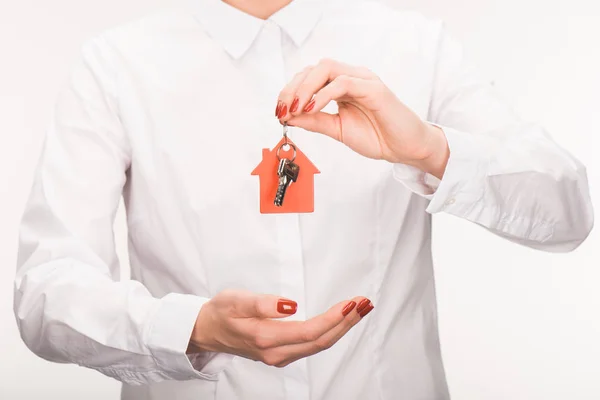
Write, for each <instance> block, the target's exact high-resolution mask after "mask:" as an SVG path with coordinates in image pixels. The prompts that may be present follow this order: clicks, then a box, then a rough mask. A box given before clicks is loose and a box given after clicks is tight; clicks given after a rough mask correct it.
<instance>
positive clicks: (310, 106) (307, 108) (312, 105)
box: [304, 99, 315, 112]
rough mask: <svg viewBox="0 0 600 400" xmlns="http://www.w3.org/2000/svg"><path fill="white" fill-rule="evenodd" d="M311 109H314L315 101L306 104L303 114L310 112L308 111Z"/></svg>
mask: <svg viewBox="0 0 600 400" xmlns="http://www.w3.org/2000/svg"><path fill="white" fill-rule="evenodd" d="M313 108H315V99H312V100H311V101H309V102H308V104H307V105H306V107H304V112H310V110H312V109H313Z"/></svg>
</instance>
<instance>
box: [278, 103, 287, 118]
mask: <svg viewBox="0 0 600 400" xmlns="http://www.w3.org/2000/svg"><path fill="white" fill-rule="evenodd" d="M282 104H283V106H282V107H281V109H280V110H279V114H277V118H279V119H281V118H283V117H285V114H287V104H285V103H282Z"/></svg>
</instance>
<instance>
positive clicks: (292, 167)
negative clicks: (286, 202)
mask: <svg viewBox="0 0 600 400" xmlns="http://www.w3.org/2000/svg"><path fill="white" fill-rule="evenodd" d="M299 172H300V167H299V166H298V164H295V163H293V162H292V161H290V160H288V159H287V158H282V159H281V161H279V166H278V167H277V175H279V185H278V186H277V193H276V194H275V205H276V206H277V207H281V206H282V205H283V199H284V197H285V193H286V191H287V189H288V188H289V187H290V185H291V184H292V183H294V182H296V180H297V179H298V173H299Z"/></svg>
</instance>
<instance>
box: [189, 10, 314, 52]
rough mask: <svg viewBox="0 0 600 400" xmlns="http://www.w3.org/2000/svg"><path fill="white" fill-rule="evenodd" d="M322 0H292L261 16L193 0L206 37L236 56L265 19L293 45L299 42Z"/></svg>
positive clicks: (309, 27)
mask: <svg viewBox="0 0 600 400" xmlns="http://www.w3.org/2000/svg"><path fill="white" fill-rule="evenodd" d="M324 1H325V0H293V1H292V2H291V3H290V4H288V5H287V6H285V7H284V8H282V9H281V10H279V11H277V12H276V13H275V14H273V15H271V16H270V17H269V18H268V19H267V20H262V19H260V18H257V17H253V16H252V15H249V14H246V13H244V12H243V11H240V10H238V9H237V8H235V7H232V6H230V5H229V4H227V3H224V2H223V1H221V0H193V5H194V9H195V15H196V18H197V19H198V20H199V21H200V24H201V25H202V26H203V27H204V29H205V30H206V32H207V33H208V35H209V36H210V37H212V38H213V39H214V40H216V41H217V42H219V43H220V44H221V45H222V46H223V47H224V48H225V50H226V51H227V52H228V53H229V54H230V55H231V56H232V57H233V58H240V57H241V56H242V55H243V54H244V53H245V52H246V51H247V50H248V49H249V48H250V46H251V45H252V43H253V42H254V40H255V39H256V37H257V36H258V34H259V33H260V30H261V29H262V27H263V25H264V24H265V23H266V21H272V22H274V23H276V24H277V25H278V26H279V27H280V28H281V29H282V30H283V31H284V32H285V33H287V34H288V35H289V36H290V38H291V39H292V40H293V41H294V43H295V44H296V46H300V45H302V43H303V42H304V41H305V40H306V38H307V37H308V35H310V33H311V32H312V30H313V29H314V27H315V26H316V25H317V22H318V21H319V19H320V18H321V15H322V12H323V2H324Z"/></svg>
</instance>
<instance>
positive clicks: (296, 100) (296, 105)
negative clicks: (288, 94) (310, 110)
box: [290, 97, 300, 113]
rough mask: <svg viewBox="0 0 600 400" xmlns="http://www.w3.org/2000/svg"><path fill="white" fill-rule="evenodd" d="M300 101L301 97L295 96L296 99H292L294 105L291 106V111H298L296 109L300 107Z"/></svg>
mask: <svg viewBox="0 0 600 400" xmlns="http://www.w3.org/2000/svg"><path fill="white" fill-rule="evenodd" d="M298 103H300V99H299V98H297V97H296V98H295V99H294V101H292V105H291V106H290V112H291V113H293V112H296V110H297V109H298Z"/></svg>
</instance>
